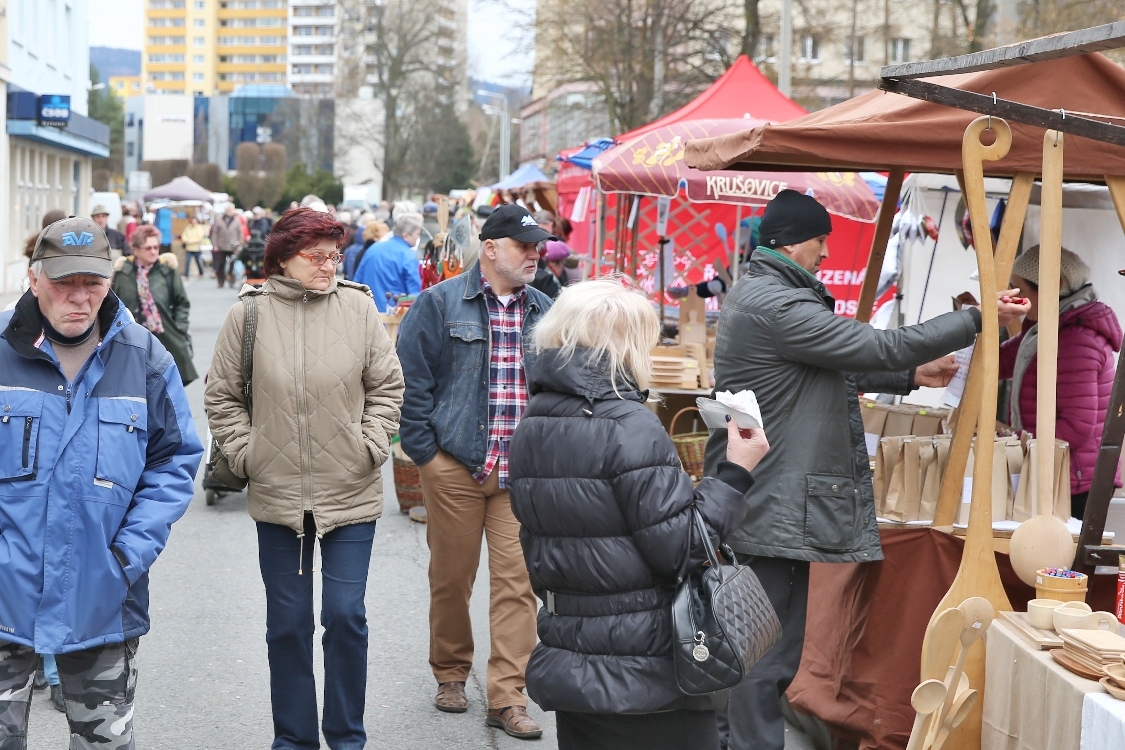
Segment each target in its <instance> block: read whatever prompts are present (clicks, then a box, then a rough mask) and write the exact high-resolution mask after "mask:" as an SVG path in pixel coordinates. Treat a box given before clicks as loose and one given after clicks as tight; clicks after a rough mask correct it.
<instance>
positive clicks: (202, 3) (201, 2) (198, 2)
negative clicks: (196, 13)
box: [195, 0, 207, 10]
mask: <svg viewBox="0 0 1125 750" xmlns="http://www.w3.org/2000/svg"><path fill="white" fill-rule="evenodd" d="M206 8H207V2H206V0H195V9H196V10H204V9H206Z"/></svg>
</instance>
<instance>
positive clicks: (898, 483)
mask: <svg viewBox="0 0 1125 750" xmlns="http://www.w3.org/2000/svg"><path fill="white" fill-rule="evenodd" d="M884 440H894V438H884ZM907 444H908V443H907V442H906V441H903V442H901V443H899V447H898V451H899V454H898V460H897V461H896V462H895V464H894V468H893V469H892V470H891V476H890V479H889V480H888V481H887V499H886V502H885V503H884V504H883V517H884V518H886V519H888V520H891V521H906V520H907V517H906V508H907V501H906V491H905V484H904V482H903V468H904V464H905V463H906V461H905V460H904V454H905V453H906V446H907Z"/></svg>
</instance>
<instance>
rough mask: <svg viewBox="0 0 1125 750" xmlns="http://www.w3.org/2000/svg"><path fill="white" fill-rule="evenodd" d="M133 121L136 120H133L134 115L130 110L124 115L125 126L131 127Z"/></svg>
mask: <svg viewBox="0 0 1125 750" xmlns="http://www.w3.org/2000/svg"><path fill="white" fill-rule="evenodd" d="M135 121H136V120H135V118H134V116H133V113H132V112H130V113H128V114H127V115H125V127H127V128H131V127H133V123H134V122H135Z"/></svg>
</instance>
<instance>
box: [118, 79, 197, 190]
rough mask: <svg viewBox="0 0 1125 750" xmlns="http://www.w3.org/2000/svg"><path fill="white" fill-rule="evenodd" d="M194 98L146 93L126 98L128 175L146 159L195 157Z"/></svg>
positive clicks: (187, 158) (126, 172) (181, 95)
mask: <svg viewBox="0 0 1125 750" xmlns="http://www.w3.org/2000/svg"><path fill="white" fill-rule="evenodd" d="M194 104H195V97H192V96H190V95H188V94H145V95H144V96H133V97H129V98H128V99H126V100H125V174H131V173H132V172H135V171H137V170H139V169H140V168H141V166H140V165H141V162H143V161H162V160H165V159H182V160H186V161H189V162H190V161H191V160H192V156H193V154H192V150H193V146H194V142H195V130H194V128H195V123H194V114H195V112H194Z"/></svg>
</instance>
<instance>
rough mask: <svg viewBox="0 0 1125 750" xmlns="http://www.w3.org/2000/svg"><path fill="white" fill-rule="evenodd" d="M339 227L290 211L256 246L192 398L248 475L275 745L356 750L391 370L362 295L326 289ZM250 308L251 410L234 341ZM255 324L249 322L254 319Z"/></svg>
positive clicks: (331, 280) (396, 385)
mask: <svg viewBox="0 0 1125 750" xmlns="http://www.w3.org/2000/svg"><path fill="white" fill-rule="evenodd" d="M347 234H348V230H347V229H346V228H345V227H344V225H342V224H340V223H339V222H337V221H336V220H335V219H333V218H332V217H331V216H329V215H328V214H326V213H320V212H317V211H314V210H312V209H309V208H296V209H293V210H290V211H288V212H286V213H285V215H284V216H282V217H281V219H280V220H279V221H278V222H277V224H275V225H274V228H273V231H272V232H271V233H270V236H269V241H268V243H267V245H266V252H265V268H266V273H267V274H268V275H269V279H268V280H267V281H266V283H265V284H264V285H263V286H262V287H261V289H252V288H246V289H245V290H243V292H242V293H241V294H240V295H239V297H240V299H241V301H240V302H238V303H236V304H235V305H234V307H232V308H231V310H230V312H229V313H228V314H227V318H226V320H225V321H224V323H223V327H222V329H221V331H220V332H219V339H218V342H217V343H216V345H215V356H214V359H213V360H212V362H211V371H210V374H209V376H208V381H207V388H206V392H205V396H204V403H205V405H206V410H207V420H208V424H209V425H210V428H211V433H212V435H214V437H215V439H216V440H217V441H218V443H219V447H220V448H221V450H222V452H223V455H225V456H226V457H227V458H228V459H229V461H230V465H231V469H232V470H233V471H234V472H235V473H236V474H238V475H240V476H245V477H246V478H247V479H248V480H249V483H248V485H247V496H248V499H249V502H248V505H249V510H250V515H251V516H252V517H253V518H254V520H255V521H257V525H258V558H259V561H260V564H261V570H262V579H263V581H264V582H265V588H266V645H267V649H268V653H269V662H270V688H271V696H272V705H273V721H274V741H273V748H274V750H282V749H284V750H290V749H291V748H308V747H319V736H320V729H321V728H322V729H323V732H324V737H325V739H326V740H327V742H328V746H329V747H330V748H332V750H350V749H351V748H362V747H363V745H364V742H365V741H366V737H367V735H366V732H365V731H364V727H363V709H364V693H365V691H366V687H367V619H366V613H365V610H364V605H363V599H364V593H365V590H366V588H367V569H368V566H369V564H370V560H371V544H372V540H373V538H374V535H375V521H376V519H377V518H379V516H380V514H381V513H382V512H383V480H382V474H381V472H380V467H381V466H382V465H383V463H384V462H385V461H386V460H387V456H388V454H389V451H390V441H391V438H392V437H393V436H394V435H395V434H396V433H397V432H398V423H399V407H400V406H401V404H402V391H403V382H402V369H401V368H400V367H399V362H398V357H397V356H396V354H395V350H394V347H393V346H392V345H391V342H390V339H389V338H388V336H387V333H386V330H385V329H384V327H383V323H382V321H381V319H380V317H379V313H378V310H376V309H375V304H374V302H373V300H372V298H371V294H370V292H369V291H368V289H367V287H365V286H362V285H360V284H353V283H350V282H347V281H337V280H336V266H337V265H338V264H339V263H340V261H341V256H340V248H341V247H342V246H343V245H344V244H345V242H346V240H347ZM251 305H252V306H253V309H255V310H256V313H257V315H256V321H257V328H256V333H255V335H254V343H253V375H252V377H251V381H252V388H251V389H250V403H251V404H252V413H251V409H248V408H247V404H246V401H247V399H246V397H245V396H244V393H243V376H242V339H243V330H244V321H245V318H246V311H247V309H248V307H250V306H251ZM252 319H253V318H252ZM317 542H319V544H320V554H321V565H320V567H321V571H322V576H323V595H322V602H321V622H322V624H323V626H324V672H325V680H324V684H325V688H324V720H323V725H322V727H318V720H317V718H318V717H317V702H316V682H315V678H314V676H313V629H314V623H313V580H312V579H313V577H312V572H313V571H315V570H316V568H315V567H314V566H313V552H314V547H315V544H316V543H317Z"/></svg>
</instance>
